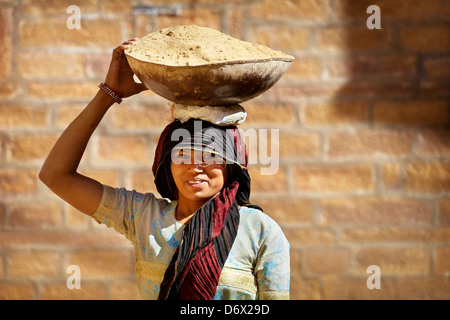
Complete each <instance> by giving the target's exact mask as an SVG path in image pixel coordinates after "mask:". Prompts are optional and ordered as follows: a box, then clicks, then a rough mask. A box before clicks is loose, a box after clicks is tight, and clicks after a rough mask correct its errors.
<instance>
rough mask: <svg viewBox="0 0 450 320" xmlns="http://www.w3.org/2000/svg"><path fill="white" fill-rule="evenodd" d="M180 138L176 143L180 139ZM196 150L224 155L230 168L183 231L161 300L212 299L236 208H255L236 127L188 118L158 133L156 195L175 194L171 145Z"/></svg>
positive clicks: (236, 218)
mask: <svg viewBox="0 0 450 320" xmlns="http://www.w3.org/2000/svg"><path fill="white" fill-rule="evenodd" d="M180 139H181V141H180ZM186 148H190V149H194V150H196V149H197V150H198V149H201V150H203V151H208V152H212V153H215V154H217V155H219V156H220V157H222V158H223V159H225V161H226V164H227V165H228V167H229V168H230V169H231V170H228V171H229V172H230V171H231V174H230V173H229V174H228V175H229V177H228V178H227V179H226V182H225V184H224V187H223V188H222V190H221V191H220V192H219V194H218V195H217V196H215V197H213V198H212V199H210V200H209V201H208V202H207V203H205V204H204V205H203V206H202V207H201V208H200V209H199V210H198V211H197V212H196V213H195V214H194V216H193V217H192V219H191V220H190V221H189V223H188V224H187V225H186V227H185V230H184V232H183V238H182V241H181V244H180V246H179V247H178V248H177V250H176V252H175V254H174V255H173V257H172V260H171V262H170V264H169V266H168V268H167V270H166V272H165V275H164V280H163V282H162V283H161V286H160V293H159V298H158V299H160V300H171V299H182V300H185V299H188V300H210V299H212V298H213V297H214V295H215V291H216V287H217V284H218V282H219V277H220V273H221V271H222V268H223V266H224V264H225V261H226V259H227V257H228V254H229V252H230V250H231V247H232V245H233V243H234V239H235V238H236V234H237V230H238V226H239V208H238V206H239V205H241V206H249V207H256V208H258V209H261V208H259V207H258V206H256V205H252V204H250V202H249V198H250V176H249V174H248V170H247V160H248V157H247V151H246V147H245V142H244V140H243V138H242V136H241V135H240V132H239V130H238V129H237V127H235V126H216V125H214V124H211V123H209V122H206V121H203V120H198V119H190V120H188V121H186V122H184V123H181V122H180V121H179V120H175V121H173V122H171V123H170V124H169V125H168V126H167V127H166V128H165V129H164V131H163V132H162V134H161V136H160V139H159V142H158V146H157V148H156V153H155V161H154V163H153V167H152V170H153V174H154V176H155V184H156V187H157V190H158V192H159V193H160V194H161V196H163V197H165V198H168V199H170V200H176V199H177V198H178V192H177V188H176V185H175V182H174V180H173V177H172V173H171V169H170V168H171V155H172V150H175V149H186Z"/></svg>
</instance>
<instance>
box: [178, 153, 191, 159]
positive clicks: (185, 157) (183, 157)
mask: <svg viewBox="0 0 450 320" xmlns="http://www.w3.org/2000/svg"><path fill="white" fill-rule="evenodd" d="M177 157H178V158H180V159H188V158H189V155H187V154H184V153H183V152H179V153H178V155H177Z"/></svg>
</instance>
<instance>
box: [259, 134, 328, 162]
mask: <svg viewBox="0 0 450 320" xmlns="http://www.w3.org/2000/svg"><path fill="white" fill-rule="evenodd" d="M320 140H321V139H320V137H319V136H318V135H317V134H315V133H302V132H295V131H294V132H291V131H287V130H282V131H280V133H279V147H278V148H279V153H280V159H284V158H286V157H293V158H315V157H318V156H319V155H320V148H321V146H320V143H321V141H320ZM268 141H271V140H268ZM269 150H271V149H270V147H269Z"/></svg>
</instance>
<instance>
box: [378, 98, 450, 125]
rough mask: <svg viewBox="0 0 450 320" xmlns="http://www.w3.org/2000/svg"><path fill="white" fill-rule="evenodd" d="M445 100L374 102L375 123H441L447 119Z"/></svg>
mask: <svg viewBox="0 0 450 320" xmlns="http://www.w3.org/2000/svg"><path fill="white" fill-rule="evenodd" d="M448 116H449V115H448V111H447V105H446V102H445V101H442V100H436V101H427V100H425V101H414V100H413V101H380V102H378V103H376V104H375V106H374V109H373V118H374V122H375V123H376V124H399V125H418V124H430V125H431V124H443V123H446V122H447V119H448Z"/></svg>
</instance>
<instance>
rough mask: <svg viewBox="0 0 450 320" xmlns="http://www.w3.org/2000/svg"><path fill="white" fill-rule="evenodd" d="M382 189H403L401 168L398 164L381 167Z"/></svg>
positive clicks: (386, 164) (387, 164)
mask: <svg viewBox="0 0 450 320" xmlns="http://www.w3.org/2000/svg"><path fill="white" fill-rule="evenodd" d="M381 175H382V178H381V179H382V182H383V187H384V189H386V190H400V189H402V188H403V187H404V176H403V166H402V165H401V164H400V163H385V164H383V165H382V166H381Z"/></svg>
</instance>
